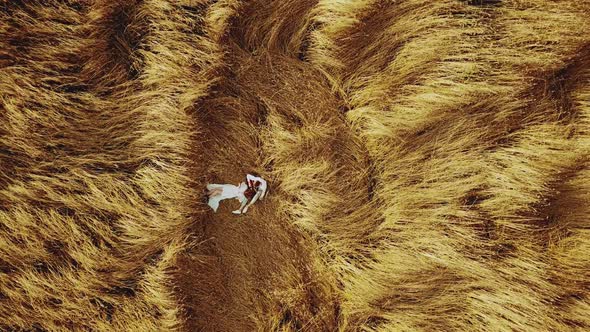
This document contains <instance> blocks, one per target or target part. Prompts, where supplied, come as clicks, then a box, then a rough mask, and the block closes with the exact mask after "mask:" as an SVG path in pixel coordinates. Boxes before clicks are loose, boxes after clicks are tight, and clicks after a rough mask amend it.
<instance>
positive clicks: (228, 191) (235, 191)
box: [207, 174, 267, 214]
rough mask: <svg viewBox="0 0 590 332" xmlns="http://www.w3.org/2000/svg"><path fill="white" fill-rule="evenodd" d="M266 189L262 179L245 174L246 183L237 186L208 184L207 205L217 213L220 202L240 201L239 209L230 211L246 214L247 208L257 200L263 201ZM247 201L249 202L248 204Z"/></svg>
mask: <svg viewBox="0 0 590 332" xmlns="http://www.w3.org/2000/svg"><path fill="white" fill-rule="evenodd" d="M266 189H267V184H266V181H265V180H264V179H263V178H261V177H259V176H254V175H252V174H247V175H246V182H245V183H244V182H242V183H240V184H239V185H237V186H234V185H233V184H208V185H207V196H208V197H209V202H208V203H207V204H208V205H209V206H210V207H211V208H212V209H213V211H215V212H217V208H218V207H219V202H220V201H222V200H224V199H229V198H235V199H237V200H238V201H240V203H241V205H240V208H239V209H237V210H234V211H232V213H233V214H242V213H246V211H248V208H249V207H250V206H251V205H252V204H254V203H256V201H257V200H258V199H261V200H262V199H264V196H265V195H266ZM248 201H250V202H249V203H248Z"/></svg>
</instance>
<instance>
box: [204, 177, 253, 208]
mask: <svg viewBox="0 0 590 332" xmlns="http://www.w3.org/2000/svg"><path fill="white" fill-rule="evenodd" d="M219 188H221V194H219V195H215V196H209V202H208V203H207V204H208V205H209V206H210V207H211V208H212V209H213V211H215V212H217V208H219V202H220V201H222V200H224V199H229V198H235V199H237V200H238V201H240V202H242V201H244V200H246V196H244V191H246V189H247V188H248V186H247V185H246V184H245V183H243V182H242V183H240V186H235V185H233V184H215V183H210V184H208V185H207V189H208V190H214V189H219Z"/></svg>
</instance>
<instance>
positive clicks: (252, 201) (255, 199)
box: [242, 191, 262, 213]
mask: <svg viewBox="0 0 590 332" xmlns="http://www.w3.org/2000/svg"><path fill="white" fill-rule="evenodd" d="M261 193H262V192H261V191H258V192H256V195H254V197H253V198H252V200H251V201H250V203H248V205H246V206H245V207H244V209H243V210H242V213H246V212H247V211H248V208H249V207H250V205H252V204H254V203H256V201H257V200H258V197H262V196H261Z"/></svg>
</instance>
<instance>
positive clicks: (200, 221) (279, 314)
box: [177, 56, 339, 331]
mask: <svg viewBox="0 0 590 332" xmlns="http://www.w3.org/2000/svg"><path fill="white" fill-rule="evenodd" d="M234 61H235V63H236V65H235V68H244V67H246V68H247V69H245V70H243V71H242V72H238V73H237V77H236V78H235V81H230V82H226V84H225V85H224V86H222V91H223V92H220V93H218V94H217V95H215V96H213V97H212V98H210V99H208V100H206V101H204V103H203V104H202V105H199V107H198V109H197V110H196V117H197V118H198V119H199V121H200V123H202V127H203V128H205V129H204V131H205V132H204V133H203V134H202V136H203V137H204V140H203V142H202V144H203V145H204V146H205V147H206V148H205V149H204V150H205V151H208V153H210V154H209V155H207V156H201V157H200V158H202V159H201V161H200V162H204V163H205V164H207V165H208V169H209V176H208V177H207V181H210V182H213V183H234V184H237V183H239V182H240V181H242V180H243V177H244V176H245V174H246V173H247V172H251V171H256V172H259V173H260V174H261V175H262V176H263V177H265V178H267V179H269V182H270V194H269V196H268V197H267V198H266V199H265V200H264V201H261V202H259V203H256V204H255V205H254V206H253V207H252V208H251V209H250V210H249V211H248V213H247V214H245V215H240V216H236V215H234V214H232V213H231V211H232V210H234V209H236V208H237V206H238V205H239V203H238V202H237V201H235V200H231V201H223V202H222V203H221V205H220V209H219V210H218V212H217V213H213V212H212V211H210V210H209V209H205V212H204V213H203V214H201V215H198V216H196V218H195V219H196V221H195V227H194V233H193V235H194V236H195V242H196V243H197V244H196V245H194V246H193V247H192V249H191V250H189V251H188V252H187V253H186V254H184V255H183V256H181V257H180V258H179V264H178V265H179V268H180V270H179V275H178V278H177V283H178V286H179V289H178V295H179V296H180V297H181V298H182V299H183V302H184V305H185V310H186V312H185V317H186V319H187V329H188V330H189V331H200V330H203V331H254V330H259V329H261V330H276V329H278V328H282V329H285V330H300V329H311V330H333V329H334V328H335V326H337V319H338V317H337V316H338V313H339V306H338V303H337V302H338V301H337V299H336V295H335V290H334V286H333V284H332V283H331V279H330V277H327V272H326V271H324V269H325V267H324V266H323V264H321V263H319V262H320V260H319V259H318V258H317V256H314V255H316V253H314V251H313V250H314V248H315V243H314V242H313V241H312V239H310V238H309V237H308V236H306V235H305V234H303V233H301V232H300V231H298V230H296V229H295V227H294V226H293V225H292V224H291V223H290V222H289V220H288V217H287V216H286V215H283V214H282V212H281V211H282V210H281V206H280V204H281V200H284V199H287V196H286V195H285V194H284V193H282V192H281V191H280V190H278V189H277V185H278V183H277V181H279V179H275V178H273V177H274V173H273V171H272V165H266V169H265V167H264V165H262V163H263V160H265V159H266V158H265V157H266V156H264V153H265V152H264V151H263V149H262V147H261V146H262V143H261V137H260V135H261V132H260V129H261V128H262V127H263V126H264V125H265V117H266V116H267V115H268V112H269V110H268V109H265V107H264V106H263V105H262V104H261V103H263V102H262V101H263V100H272V98H278V97H274V96H275V95H277V94H276V92H275V91H272V90H266V89H264V88H261V86H258V87H253V86H252V84H251V83H252V81H258V80H261V78H263V77H266V78H267V79H268V81H266V82H260V84H262V85H264V86H266V87H272V85H273V83H272V80H273V76H276V73H273V72H267V70H268V69H266V68H267V67H265V66H260V65H259V64H257V63H255V62H257V61H262V60H261V59H257V60H256V59H254V58H252V57H249V56H248V57H244V58H239V59H236V60H234ZM265 61H266V60H265ZM270 61H275V62H277V61H281V60H278V59H275V60H270ZM288 66H292V65H288ZM269 68H270V67H269ZM291 69H297V68H291ZM272 70H273V69H272V68H271V69H270V70H269V71H272ZM291 88H292V87H291ZM301 88H302V89H303V88H305V87H303V86H302V87H301ZM276 89H278V90H280V89H281V87H278V86H277V87H276ZM254 90H255V91H256V93H259V94H258V95H254V94H253V93H254V92H253V91H254ZM295 91H296V89H295ZM308 102H309V101H308ZM202 185H203V186H204V185H205V182H203V183H202Z"/></svg>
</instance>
